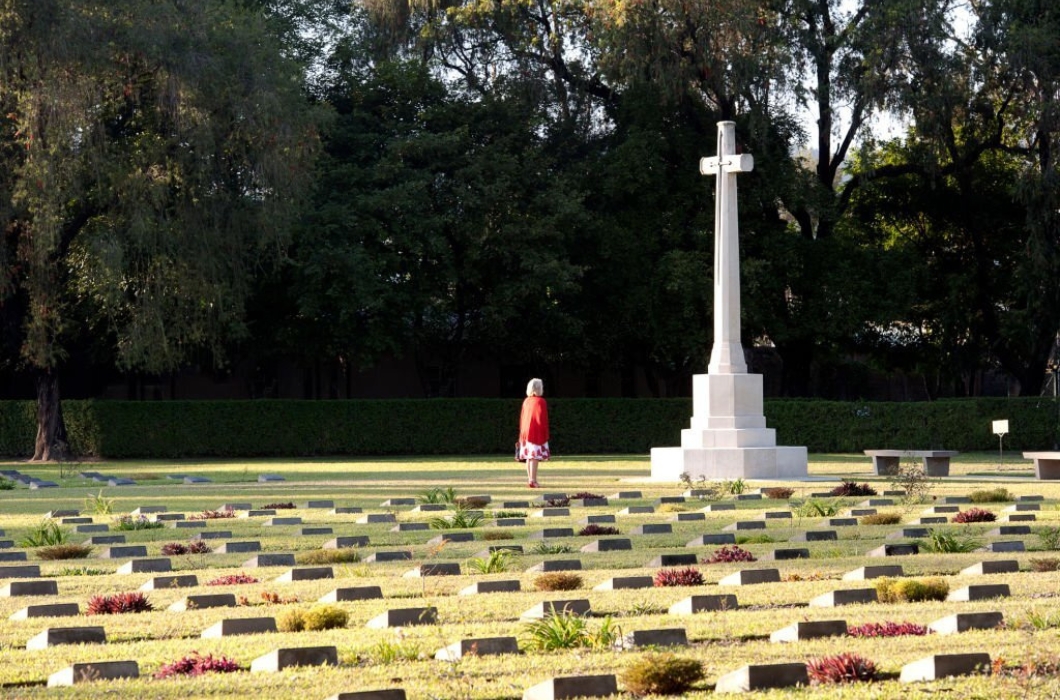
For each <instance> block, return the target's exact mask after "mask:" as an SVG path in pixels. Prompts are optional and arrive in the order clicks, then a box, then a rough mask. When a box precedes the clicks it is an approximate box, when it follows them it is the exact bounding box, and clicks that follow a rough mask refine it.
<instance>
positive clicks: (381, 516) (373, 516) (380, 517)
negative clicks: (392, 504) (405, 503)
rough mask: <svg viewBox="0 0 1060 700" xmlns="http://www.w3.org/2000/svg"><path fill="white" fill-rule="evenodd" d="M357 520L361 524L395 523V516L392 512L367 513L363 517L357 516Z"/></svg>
mask: <svg viewBox="0 0 1060 700" xmlns="http://www.w3.org/2000/svg"><path fill="white" fill-rule="evenodd" d="M357 522H358V523H359V524H361V525H371V524H373V523H396V522H397V516H395V515H394V514H393V513H368V514H367V515H365V516H364V517H363V518H357Z"/></svg>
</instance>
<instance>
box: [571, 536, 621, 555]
mask: <svg viewBox="0 0 1060 700" xmlns="http://www.w3.org/2000/svg"><path fill="white" fill-rule="evenodd" d="M632 549H633V543H632V542H630V541H629V540H627V539H625V538H623V537H611V538H608V539H602V540H594V541H593V542H590V543H589V544H587V545H585V546H583V547H582V548H581V550H580V551H582V552H587V553H588V552H619V551H628V550H632Z"/></svg>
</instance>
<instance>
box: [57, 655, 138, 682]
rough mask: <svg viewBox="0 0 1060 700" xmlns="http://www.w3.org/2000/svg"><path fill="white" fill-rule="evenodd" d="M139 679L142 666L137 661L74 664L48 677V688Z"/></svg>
mask: <svg viewBox="0 0 1060 700" xmlns="http://www.w3.org/2000/svg"><path fill="white" fill-rule="evenodd" d="M139 677H140V666H139V665H138V664H137V663H136V662H135V661H90V662H87V663H79V664H73V665H72V666H67V667H66V668H64V669H63V670H61V671H56V672H55V673H53V674H51V675H50V676H48V687H49V688H55V687H61V686H67V685H75V684H78V683H88V682H90V681H112V680H116V679H118V678H139Z"/></svg>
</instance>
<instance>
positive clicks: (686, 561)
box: [646, 553, 699, 569]
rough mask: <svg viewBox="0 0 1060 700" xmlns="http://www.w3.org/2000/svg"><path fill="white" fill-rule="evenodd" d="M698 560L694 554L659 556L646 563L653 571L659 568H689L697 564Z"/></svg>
mask: <svg viewBox="0 0 1060 700" xmlns="http://www.w3.org/2000/svg"><path fill="white" fill-rule="evenodd" d="M698 563H699V559H698V558H697V557H696V555H695V554H691V553H689V554H681V553H676V554H660V555H659V556H657V557H655V558H654V559H652V560H651V561H649V562H648V563H647V565H646V566H647V567H648V568H649V569H655V568H658V567H660V566H689V565H693V564H698Z"/></svg>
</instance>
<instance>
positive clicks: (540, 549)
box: [530, 542, 574, 554]
mask: <svg viewBox="0 0 1060 700" xmlns="http://www.w3.org/2000/svg"><path fill="white" fill-rule="evenodd" d="M573 551H574V548H573V547H571V546H570V545H569V544H554V543H552V542H538V543H537V544H536V545H534V548H533V549H532V550H530V553H531V554H567V553H568V552H573Z"/></svg>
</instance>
